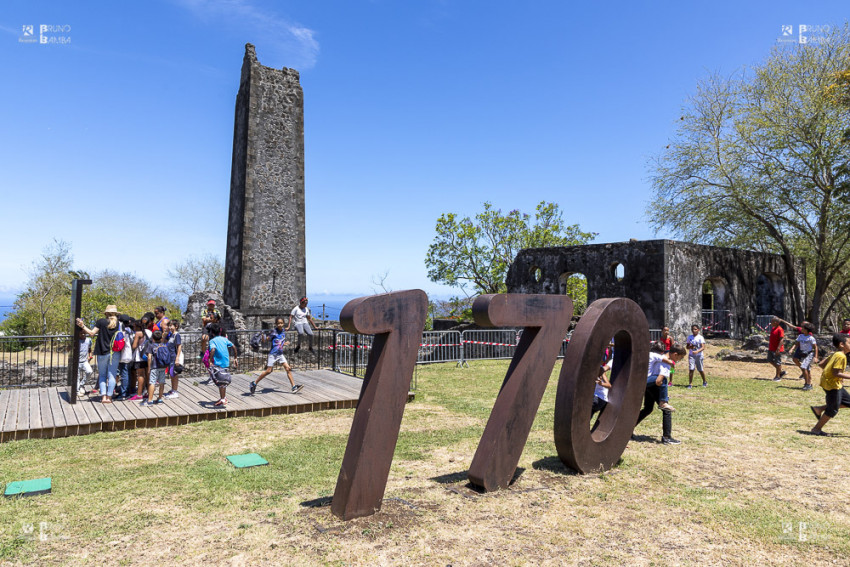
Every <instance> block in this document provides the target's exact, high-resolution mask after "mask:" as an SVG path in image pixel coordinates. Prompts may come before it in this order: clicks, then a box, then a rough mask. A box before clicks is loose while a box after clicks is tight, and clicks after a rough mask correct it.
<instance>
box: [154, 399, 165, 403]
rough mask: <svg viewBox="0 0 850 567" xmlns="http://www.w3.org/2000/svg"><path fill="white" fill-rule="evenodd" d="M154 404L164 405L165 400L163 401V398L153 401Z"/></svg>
mask: <svg viewBox="0 0 850 567" xmlns="http://www.w3.org/2000/svg"><path fill="white" fill-rule="evenodd" d="M153 403H154V404H164V403H165V400H163V399H162V398H157V399H155V400H154V401H153Z"/></svg>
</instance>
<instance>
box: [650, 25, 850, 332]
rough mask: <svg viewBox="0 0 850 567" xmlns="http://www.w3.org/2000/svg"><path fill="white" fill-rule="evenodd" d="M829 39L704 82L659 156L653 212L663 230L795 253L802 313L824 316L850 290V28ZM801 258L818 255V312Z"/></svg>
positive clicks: (812, 259)
mask: <svg viewBox="0 0 850 567" xmlns="http://www.w3.org/2000/svg"><path fill="white" fill-rule="evenodd" d="M821 39H822V41H820V42H818V43H810V44H802V45H798V44H785V45H783V46H778V47H776V48H774V50H773V51H772V53H771V54H770V56H769V57H768V58H767V60H766V61H765V62H764V63H763V64H761V65H758V66H756V67H753V68H752V69H749V70H746V71H744V72H742V73H740V74H736V75H734V76H732V77H723V76H720V75H717V74H714V75H711V76H709V77H707V78H706V79H705V80H703V81H702V82H700V83H699V85H698V87H697V91H696V94H694V95H693V96H692V97H690V99H689V100H688V102H687V104H686V107H685V108H684V110H683V111H682V116H681V118H680V120H679V122H678V129H677V132H676V135H675V137H674V139H673V140H672V141H671V142H670V144H669V145H668V146H667V147H666V148H665V149H664V150H662V151H661V152H660V154H659V155H658V156H656V158H655V159H654V160H653V164H652V172H651V180H652V184H653V189H654V198H653V201H652V202H651V203H650V204H649V206H648V208H647V216H648V218H649V220H650V223H651V224H652V225H653V226H654V227H655V229H656V230H658V229H661V228H667V229H669V230H671V231H672V232H673V233H675V234H677V235H679V236H681V237H684V238H687V239H688V240H694V241H697V242H705V243H709V244H715V245H721V246H737V247H743V248H750V249H756V250H762V251H768V252H775V253H780V254H783V255H784V258H785V261H786V269H787V271H788V274H789V281H788V285H787V288H788V291H789V292H790V293H791V295H792V303H793V305H794V310H795V313H794V314H793V316H794V317H795V318H798V319H802V318H803V317H807V318H809V319H811V320H812V321H815V322H820V321H821V317H824V318H825V317H826V316H827V315H828V314H829V311H830V310H831V309H832V307H833V306H834V305H835V302H834V300H835V298H836V297H837V296H838V295H842V294H844V293H846V291H847V290H848V284H847V283H846V282H847V281H848V280H847V278H842V277H841V274H842V272H844V271H845V270H846V269H847V268H848V263H849V262H850V230H848V221H850V214H848V213H850V199H848V197H850V171H848V164H849V163H850V146H848V144H847V143H846V141H847V140H846V138H845V130H846V129H847V126H848V124H849V123H850V107H848V106H847V105H843V104H840V103H839V97H837V96H836V95H835V93H836V90H837V89H836V87H835V85H836V77H843V76H844V75H843V74H842V72H843V71H846V70H847V69H848V67H849V66H850V65H849V64H848V62H850V30H848V27H847V25H845V26H844V27H843V28H838V29H834V30H833V31H832V33H831V34H830V35H829V36H827V37H824V38H821ZM792 255H794V256H797V257H800V258H803V259H805V260H806V265H807V270H808V271H809V272H810V273H809V275H810V277H811V280H812V282H813V290H812V292H811V293H810V300H811V303H810V305H809V306H808V309H807V308H806V307H807V306H805V305H803V302H802V297H803V293H802V291H803V290H800V289H797V287H796V286H795V285H794V277H795V270H794V266H793V264H792V263H791V257H792ZM827 296H829V297H832V298H833V302H832V304H830V305H829V306H824V300H825V299H826V298H827Z"/></svg>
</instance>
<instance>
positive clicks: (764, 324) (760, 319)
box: [756, 315, 773, 333]
mask: <svg viewBox="0 0 850 567" xmlns="http://www.w3.org/2000/svg"><path fill="white" fill-rule="evenodd" d="M771 319H773V315H756V327H758V329H759V331H762V332H764V333H768V332H770V320H771Z"/></svg>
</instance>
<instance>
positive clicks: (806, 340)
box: [779, 319, 818, 390]
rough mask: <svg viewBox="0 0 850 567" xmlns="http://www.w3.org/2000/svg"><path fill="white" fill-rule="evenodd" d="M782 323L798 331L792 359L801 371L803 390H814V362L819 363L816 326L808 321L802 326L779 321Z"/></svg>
mask: <svg viewBox="0 0 850 567" xmlns="http://www.w3.org/2000/svg"><path fill="white" fill-rule="evenodd" d="M779 321H780V322H781V323H785V324H786V325H788V326H789V327H791V328H792V329H794V330H795V331H797V341H796V348H795V349H794V354H793V355H791V359H792V360H793V361H794V364H796V365H797V367H798V368H799V369H800V372H801V374H800V378H802V379H803V380H804V383H803V390H811V389H812V373H811V370H810V368H811V365H812V362H814V363H815V364H817V362H818V341H817V338H815V336H814V332H815V326H814V325H812V324H811V323H809V322H808V321H803V322H802V323H801V324H800V326H797V325H792V324H791V323H789V322H788V321H786V320H784V319H779Z"/></svg>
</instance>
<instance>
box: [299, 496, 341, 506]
mask: <svg viewBox="0 0 850 567" xmlns="http://www.w3.org/2000/svg"><path fill="white" fill-rule="evenodd" d="M333 500H334V499H333V496H322V497H321V498H315V499H313V500H305V501H304V502H302V503H301V504H299V506H301V507H302V508H324V507H325V506H330V505H331V502H333Z"/></svg>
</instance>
